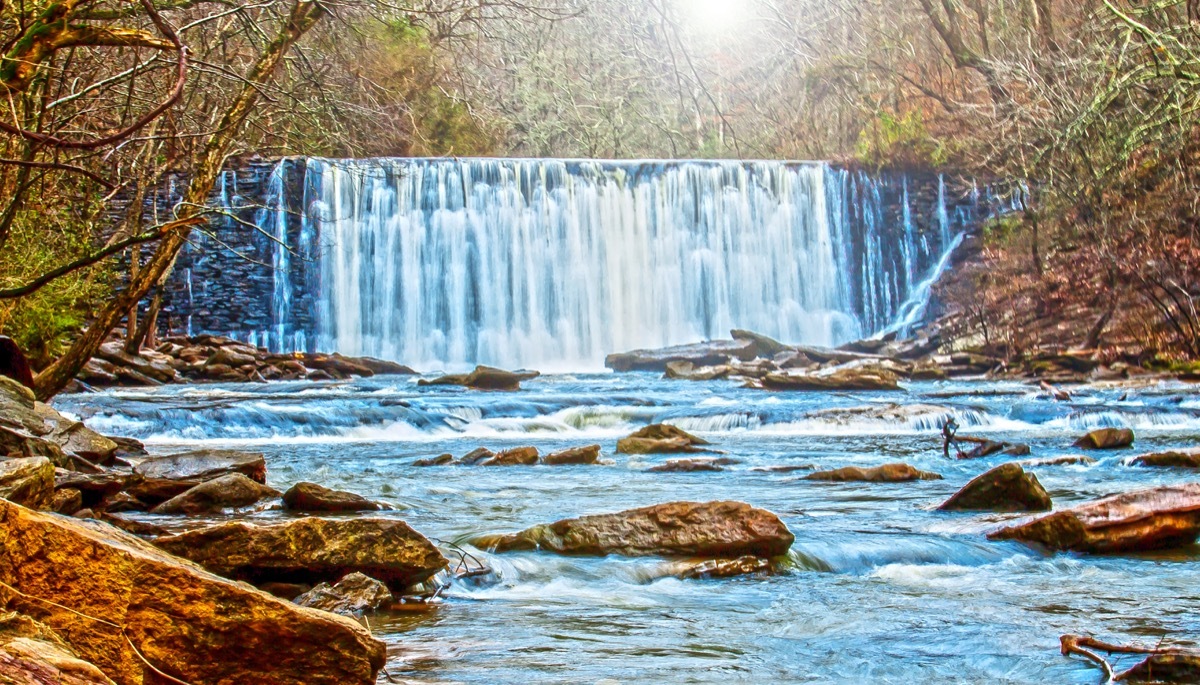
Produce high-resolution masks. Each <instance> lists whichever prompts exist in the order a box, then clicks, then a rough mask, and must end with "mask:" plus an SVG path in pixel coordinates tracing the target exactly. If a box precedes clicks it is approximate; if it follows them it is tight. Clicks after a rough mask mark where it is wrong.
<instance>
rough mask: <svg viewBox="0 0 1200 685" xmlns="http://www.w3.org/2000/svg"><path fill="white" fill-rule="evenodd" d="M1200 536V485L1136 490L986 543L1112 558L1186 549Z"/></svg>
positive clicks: (1007, 530) (1003, 530) (1014, 527)
mask: <svg viewBox="0 0 1200 685" xmlns="http://www.w3.org/2000/svg"><path fill="white" fill-rule="evenodd" d="M1197 535H1200V483H1186V484H1183V485H1163V486H1159V487H1153V488H1146V489H1143V490H1134V491H1131V492H1126V493H1123V494H1120V495H1113V496H1112V497H1105V498H1104V499H1099V500H1095V501H1093V502H1088V503H1086V504H1081V505H1079V506H1077V507H1072V508H1070V509H1064V510H1062V511H1056V512H1054V513H1052V514H1046V515H1044V516H1039V517H1037V518H1034V519H1032V520H1028V521H1025V522H1023V523H1018V524H1016V525H1012V526H1007V527H1005V528H1001V529H1000V530H997V531H995V532H993V533H991V534H989V535H988V539H989V540H1019V541H1021V542H1026V543H1037V544H1040V545H1042V546H1044V547H1047V548H1049V549H1052V550H1060V551H1073V552H1086V553H1091V554H1110V553H1120V552H1139V551H1145V550H1151V549H1160V548H1166V547H1179V546H1183V545H1190V544H1192V543H1193V542H1195V540H1196V536H1197Z"/></svg>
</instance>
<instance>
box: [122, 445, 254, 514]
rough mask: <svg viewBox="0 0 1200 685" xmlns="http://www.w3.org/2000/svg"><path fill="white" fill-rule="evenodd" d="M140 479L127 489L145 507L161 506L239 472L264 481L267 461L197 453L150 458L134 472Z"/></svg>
mask: <svg viewBox="0 0 1200 685" xmlns="http://www.w3.org/2000/svg"><path fill="white" fill-rule="evenodd" d="M133 472H134V475H136V476H139V477H140V478H141V480H140V481H139V482H136V483H131V484H130V485H129V486H128V487H127V488H126V492H128V493H129V494H130V495H131V496H133V497H136V498H137V499H138V500H139V501H141V502H144V503H146V504H147V505H150V506H154V505H157V504H161V503H163V502H165V501H167V500H169V499H171V498H173V497H176V496H178V495H181V494H183V493H185V492H187V491H188V490H191V489H192V488H194V487H196V486H197V485H200V484H201V483H205V482H207V481H210V480H213V479H216V478H220V477H221V476H227V475H229V474H232V473H240V474H242V475H244V476H246V477H248V478H250V479H251V480H253V481H255V482H258V483H266V482H267V462H266V460H265V459H263V455H262V454H259V453H256V452H237V451H233V450H196V451H192V452H183V453H180V454H172V455H167V456H163V457H151V458H149V459H146V460H145V461H143V462H141V463H140V464H138V465H137V466H136V467H134V469H133Z"/></svg>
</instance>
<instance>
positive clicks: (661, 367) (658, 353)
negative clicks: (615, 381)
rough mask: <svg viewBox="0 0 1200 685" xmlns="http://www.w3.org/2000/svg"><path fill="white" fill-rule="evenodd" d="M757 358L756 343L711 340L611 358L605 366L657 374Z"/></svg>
mask: <svg viewBox="0 0 1200 685" xmlns="http://www.w3.org/2000/svg"><path fill="white" fill-rule="evenodd" d="M757 356H758V350H757V348H756V346H755V344H754V343H753V342H749V341H746V340H712V341H709V342H701V343H693V344H690V345H676V346H674V347H665V348H662V349H659V350H633V351H631V352H621V353H618V354H610V355H608V356H607V357H605V358H604V365H605V366H606V367H608V368H610V369H612V370H613V371H618V372H625V371H658V372H660V373H662V372H665V371H666V370H667V364H669V363H671V362H690V363H691V364H692V365H693V366H697V367H703V366H720V365H722V364H728V363H729V362H730V360H732V359H740V360H742V361H750V360H751V359H754V358H755V357H757Z"/></svg>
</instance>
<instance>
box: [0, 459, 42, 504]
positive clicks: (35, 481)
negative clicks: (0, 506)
mask: <svg viewBox="0 0 1200 685" xmlns="http://www.w3.org/2000/svg"><path fill="white" fill-rule="evenodd" d="M0 497H2V498H4V499H6V500H8V501H10V502H16V503H17V504H20V505H22V506H26V507H29V508H30V509H45V508H46V507H48V506H49V505H50V502H51V500H53V499H54V464H51V463H50V460H49V459H47V458H45V457H23V458H18V459H0Z"/></svg>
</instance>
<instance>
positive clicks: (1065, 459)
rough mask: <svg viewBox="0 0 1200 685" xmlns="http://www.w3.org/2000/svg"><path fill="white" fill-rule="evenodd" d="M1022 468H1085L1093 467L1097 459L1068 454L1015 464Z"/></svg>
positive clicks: (1026, 460) (1025, 460) (1023, 460)
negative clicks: (1078, 466)
mask: <svg viewBox="0 0 1200 685" xmlns="http://www.w3.org/2000/svg"><path fill="white" fill-rule="evenodd" d="M1013 463H1014V464H1017V465H1018V466H1021V467H1028V466H1069V465H1072V464H1082V465H1083V466H1091V465H1092V464H1095V463H1096V460H1095V459H1092V458H1091V457H1085V456H1083V455H1079V454H1067V455H1063V456H1061V457H1046V458H1044V459H1022V460H1021V461H1016V462H1013Z"/></svg>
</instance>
